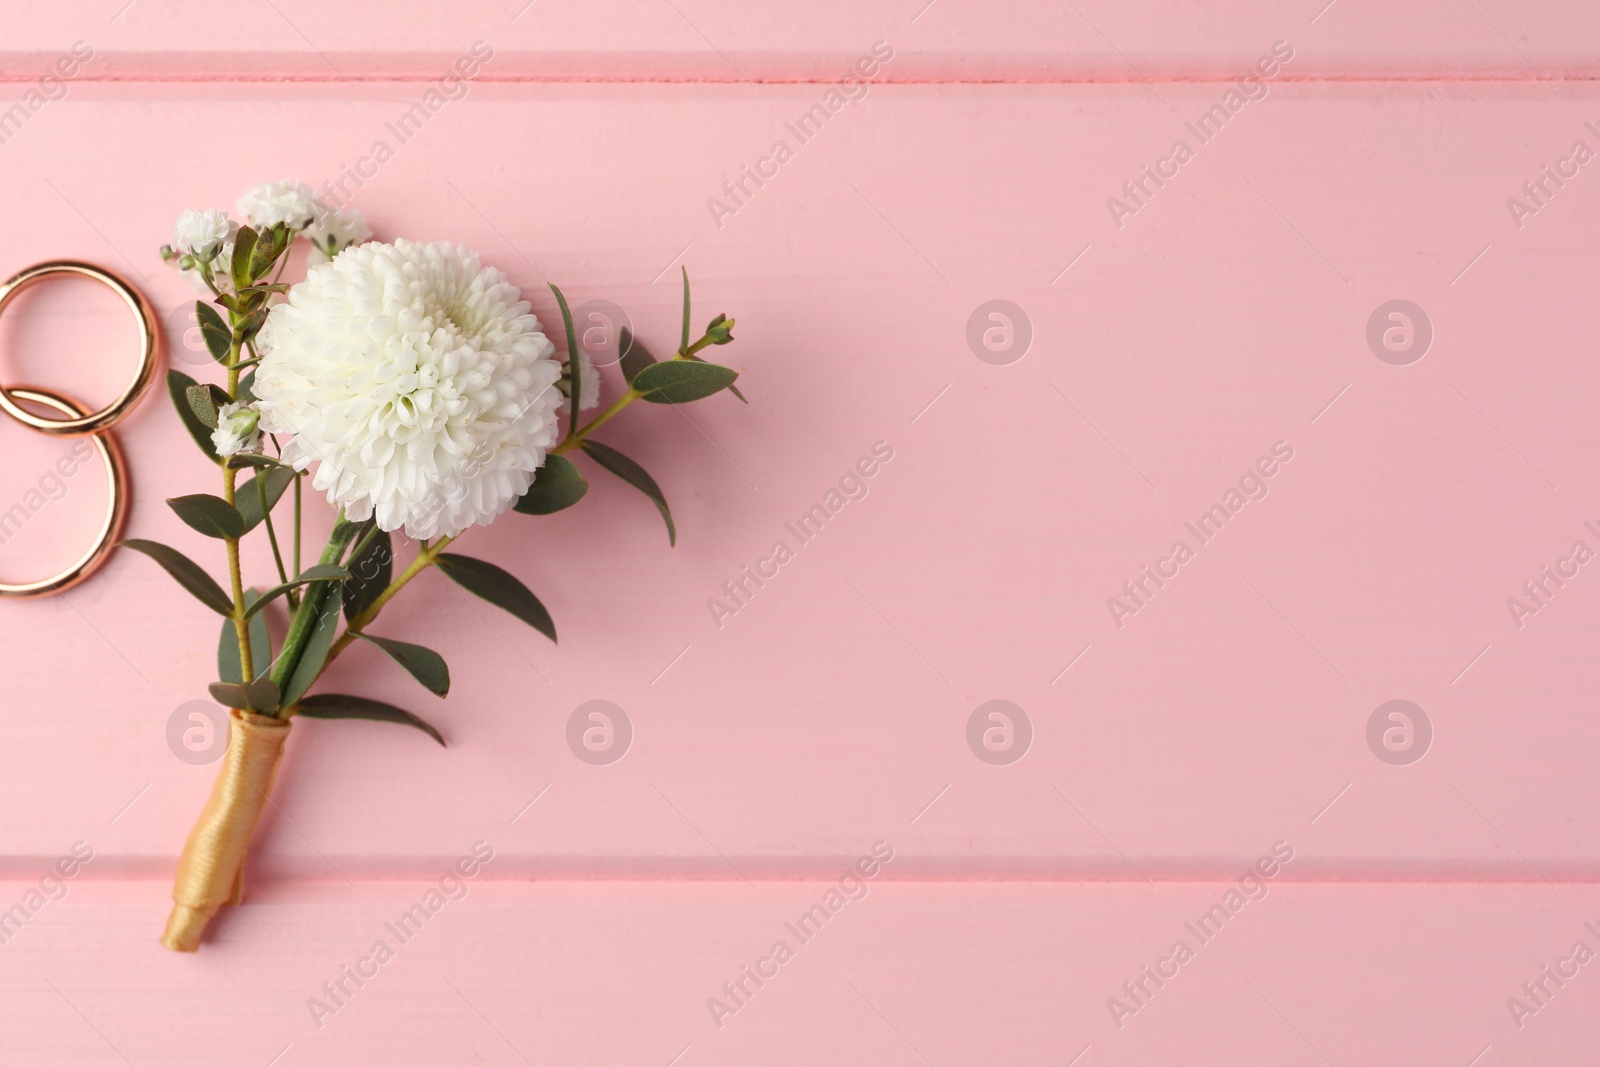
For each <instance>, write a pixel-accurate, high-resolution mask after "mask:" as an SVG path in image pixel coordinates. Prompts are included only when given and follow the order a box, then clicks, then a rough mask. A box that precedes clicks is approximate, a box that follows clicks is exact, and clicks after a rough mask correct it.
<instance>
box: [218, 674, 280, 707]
mask: <svg viewBox="0 0 1600 1067" xmlns="http://www.w3.org/2000/svg"><path fill="white" fill-rule="evenodd" d="M208 688H209V689H210V691H211V697H212V699H213V700H215V701H216V702H217V703H218V704H221V705H223V706H224V707H229V708H240V709H242V710H244V711H257V712H273V711H277V710H278V683H277V682H274V681H273V680H272V679H271V678H256V679H254V680H252V681H249V682H245V683H244V684H243V685H240V684H239V683H237V682H212V683H211V685H210V686H208Z"/></svg>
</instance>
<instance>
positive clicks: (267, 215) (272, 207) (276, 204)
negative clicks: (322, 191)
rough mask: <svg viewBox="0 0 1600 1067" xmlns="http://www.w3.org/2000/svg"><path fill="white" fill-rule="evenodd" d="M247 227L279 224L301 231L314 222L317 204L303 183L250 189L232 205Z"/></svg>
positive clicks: (319, 206)
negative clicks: (286, 224) (237, 210)
mask: <svg viewBox="0 0 1600 1067" xmlns="http://www.w3.org/2000/svg"><path fill="white" fill-rule="evenodd" d="M235 206H236V207H237V208H238V209H239V214H241V215H243V216H244V217H245V218H246V219H248V220H249V221H250V225H252V226H254V227H256V228H257V229H261V228H264V227H267V226H274V225H276V224H278V223H280V222H286V223H288V224H289V228H290V229H294V230H303V229H305V228H306V227H307V226H310V225H311V224H312V222H314V221H315V220H316V217H317V214H318V212H319V211H320V210H321V204H319V203H318V202H317V194H316V193H314V192H312V191H311V186H309V185H307V184H306V183H305V182H291V181H283V182H267V183H265V184H264V185H257V186H254V187H253V188H251V189H250V190H249V191H248V192H246V193H245V194H244V195H243V196H241V197H240V198H239V203H238V204H237V205H235Z"/></svg>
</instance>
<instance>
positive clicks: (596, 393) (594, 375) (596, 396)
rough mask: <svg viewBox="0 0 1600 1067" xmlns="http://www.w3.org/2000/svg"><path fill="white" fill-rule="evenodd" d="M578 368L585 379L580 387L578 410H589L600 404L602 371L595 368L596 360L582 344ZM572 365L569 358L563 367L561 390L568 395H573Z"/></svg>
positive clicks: (579, 349)
mask: <svg viewBox="0 0 1600 1067" xmlns="http://www.w3.org/2000/svg"><path fill="white" fill-rule="evenodd" d="M578 370H579V372H580V373H581V374H582V375H583V381H582V382H581V383H580V384H579V387H578V392H579V396H578V410H579V411H588V410H589V409H590V408H597V407H599V406H600V372H599V371H597V370H595V368H594V360H592V359H590V358H589V353H588V352H587V351H585V350H584V347H583V346H582V345H579V346H578ZM571 372H572V365H571V361H570V360H569V361H568V362H567V363H565V364H563V365H562V368H561V391H562V392H563V393H565V394H566V395H567V396H569V397H570V396H571V395H572V373H571Z"/></svg>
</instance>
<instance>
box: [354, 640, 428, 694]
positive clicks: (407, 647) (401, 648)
mask: <svg viewBox="0 0 1600 1067" xmlns="http://www.w3.org/2000/svg"><path fill="white" fill-rule="evenodd" d="M356 636H357V637H359V638H361V639H362V640H363V641H366V642H367V643H368V644H371V645H376V646H377V647H378V648H380V649H382V650H383V651H384V653H385V654H387V655H388V657H389V658H390V659H392V660H394V661H395V662H396V663H398V664H400V666H402V667H404V668H405V669H406V673H407V674H409V675H411V677H413V678H415V679H416V680H417V681H419V682H421V683H422V685H423V687H424V688H425V689H427V690H428V691H429V692H430V693H433V694H434V695H435V696H441V697H442V696H444V695H446V694H447V693H449V692H450V667H449V665H447V664H446V663H445V661H444V657H443V656H441V655H439V653H437V652H435V651H434V650H433V649H431V648H424V647H422V646H421V645H413V644H410V643H408V642H405V641H396V640H393V639H392V638H388V637H374V636H373V635H372V634H369V633H362V632H360V631H357V632H356Z"/></svg>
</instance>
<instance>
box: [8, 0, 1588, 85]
mask: <svg viewBox="0 0 1600 1067" xmlns="http://www.w3.org/2000/svg"><path fill="white" fill-rule="evenodd" d="M249 11H250V14H249V16H248V17H241V16H240V15H239V13H238V9H237V8H234V7H227V6H219V5H216V4H207V3H204V2H202V0H131V2H130V0H94V2H93V3H89V4H74V5H29V6H28V7H26V8H24V9H23V11H22V12H20V13H19V16H18V17H17V18H16V19H15V20H13V22H12V24H11V25H10V26H9V27H8V32H7V37H6V41H5V42H4V44H3V45H0V77H4V78H5V79H7V80H14V81H24V82H26V81H31V80H33V79H35V78H37V77H38V76H39V74H40V72H42V71H43V70H44V69H45V68H46V67H47V66H48V65H49V64H51V63H52V62H54V60H55V59H56V58H57V57H58V56H59V55H60V54H61V53H62V52H63V51H65V50H67V49H68V48H69V46H71V45H72V43H73V42H75V41H80V40H81V41H84V42H86V43H88V44H89V45H90V46H91V47H92V48H93V49H94V52H95V59H94V60H93V61H92V62H90V63H89V64H87V65H86V66H85V67H84V69H83V71H82V72H81V76H82V77H84V78H89V79H125V78H162V79H194V80H219V79H220V80H233V79H238V78H247V79H248V78H257V79H259V78H268V79H275V78H291V79H311V80H321V81H337V82H340V83H343V82H345V81H346V80H350V79H367V78H406V79H423V80H431V79H436V78H438V77H439V76H440V75H441V74H442V73H443V71H444V68H445V67H447V66H448V65H449V64H450V63H452V62H453V61H454V60H455V59H456V58H457V57H458V56H459V55H460V54H461V53H462V52H464V51H465V50H466V49H467V48H468V47H469V46H470V45H471V44H472V43H473V42H474V41H477V40H482V41H484V42H486V43H488V44H489V45H491V46H492V47H493V48H494V50H495V59H494V60H493V62H492V63H490V64H489V66H488V69H487V70H486V71H485V72H484V75H483V76H484V77H486V78H492V79H518V80H520V79H536V80H567V79H577V80H588V79H599V80H617V81H631V80H638V79H666V80H693V81H717V82H743V81H763V80H772V81H793V80H805V81H815V80H833V79H835V78H837V77H839V76H840V74H841V73H842V72H843V71H844V70H845V69H847V68H849V67H850V66H851V65H853V64H854V63H855V62H856V60H857V59H858V57H860V56H861V55H862V54H863V53H864V52H866V51H867V50H868V49H869V47H870V46H871V45H872V43H873V42H874V41H878V40H883V41H886V42H888V43H890V44H891V45H893V47H894V48H895V49H896V56H897V58H896V60H895V62H894V63H893V64H891V66H890V67H889V69H887V70H886V71H885V72H884V77H885V78H886V79H887V80H891V81H901V80H911V81H927V80H936V81H945V80H964V81H965V80H970V81H994V80H999V81H1037V80H1046V81H1051V80H1065V81H1075V80H1085V79H1092V80H1113V81H1142V80H1143V79H1145V78H1155V79H1160V78H1194V77H1207V78H1232V77H1237V76H1239V75H1240V74H1242V72H1243V71H1244V70H1245V69H1247V68H1248V67H1249V66H1250V65H1252V64H1253V63H1254V62H1255V60H1256V58H1257V56H1258V55H1259V54H1260V52H1261V51H1262V50H1263V49H1264V48H1266V47H1267V46H1269V45H1270V44H1271V43H1272V42H1273V41H1275V40H1280V39H1281V40H1286V41H1288V42H1290V43H1292V44H1294V45H1295V47H1296V48H1297V49H1298V50H1299V51H1300V55H1301V58H1300V59H1299V61H1298V62H1297V63H1296V64H1295V65H1294V67H1293V69H1292V70H1291V71H1290V72H1289V75H1288V76H1289V77H1291V78H1297V79H1298V78H1308V77H1319V78H1321V77H1334V78H1374V77H1381V78H1399V79H1415V78H1430V79H1431V78H1441V77H1457V78H1459V77H1467V78H1496V79H1513V80H1534V79H1543V78H1583V79H1591V78H1593V77H1594V76H1595V69H1596V68H1595V62H1594V59H1593V56H1594V54H1595V48H1596V44H1597V42H1600V15H1597V14H1596V12H1595V11H1594V10H1593V8H1592V7H1587V6H1585V5H1580V4H1556V5H1524V4H1516V3H1512V2H1509V0H1483V2H1479V3H1475V4H1473V5H1470V6H1467V7H1466V8H1463V6H1462V5H1461V4H1458V3H1455V2H1453V0H1413V2H1410V3H1407V4H1404V5H1394V4H1383V3H1377V2H1371V0H1342V2H1334V3H1327V2H1321V3H1318V2H1313V3H1306V2H1302V0H1273V2H1271V3H1265V4H1263V3H1259V2H1251V0H1224V2H1218V3H1208V4H1206V5H1205V7H1204V10H1203V11H1200V10H1198V9H1196V8H1195V6H1194V5H1192V4H1188V3H1181V2H1174V0H1138V2H1133V3H1112V2H1109V0H1085V2H1083V3H1077V4H1071V5H1055V4H1043V3H1012V4H1005V5H994V4H983V3H962V2H960V0H893V2H890V0H868V2H865V3H860V2H851V0H820V2H818V3H813V4H807V5H804V6H795V5H786V4H774V3H763V4H748V3H743V4H741V3H737V2H731V0H683V2H678V0H675V2H674V3H671V4H667V3H660V2H657V0H626V2H620V3H611V4H606V5H603V6H597V5H561V4H541V3H535V2H531V0H468V2H464V3H457V4H450V5H448V6H440V5H437V4H429V3H425V2H421V0H407V2H402V3H397V4H392V5H390V6H389V7H388V8H387V9H386V11H387V15H386V17H385V18H382V19H379V20H374V19H372V18H371V17H370V14H369V13H368V9H366V8H365V7H362V6H360V5H350V4H319V3H314V2H312V0H271V2H270V3H268V2H262V3H258V4H255V5H252V6H251V8H249Z"/></svg>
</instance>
